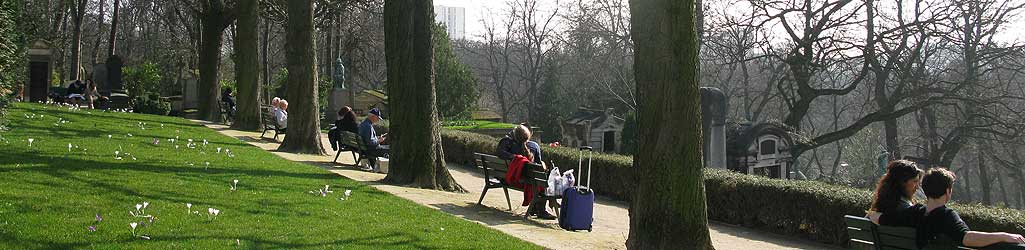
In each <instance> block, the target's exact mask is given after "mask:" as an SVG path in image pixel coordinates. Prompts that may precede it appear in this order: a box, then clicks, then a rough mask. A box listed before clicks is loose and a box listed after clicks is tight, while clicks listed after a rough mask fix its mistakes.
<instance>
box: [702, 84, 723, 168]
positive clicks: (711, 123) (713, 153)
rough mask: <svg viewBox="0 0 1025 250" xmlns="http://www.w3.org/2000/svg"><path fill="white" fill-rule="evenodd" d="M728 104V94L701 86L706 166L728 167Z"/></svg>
mask: <svg viewBox="0 0 1025 250" xmlns="http://www.w3.org/2000/svg"><path fill="white" fill-rule="evenodd" d="M726 105H727V98H726V94H724V93H723V92H722V90H719V89H718V88H709V87H702V88H701V122H702V124H701V125H702V126H701V130H702V131H701V132H702V133H703V134H704V136H702V137H704V138H703V139H704V156H705V167H710V168H721V169H726V112H727V110H726Z"/></svg>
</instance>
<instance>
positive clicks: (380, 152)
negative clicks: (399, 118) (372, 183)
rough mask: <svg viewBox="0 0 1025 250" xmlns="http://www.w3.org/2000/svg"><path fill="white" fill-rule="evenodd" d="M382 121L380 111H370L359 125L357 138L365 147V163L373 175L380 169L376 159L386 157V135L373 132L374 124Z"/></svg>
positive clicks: (374, 109) (387, 151)
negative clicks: (361, 140) (358, 137)
mask: <svg viewBox="0 0 1025 250" xmlns="http://www.w3.org/2000/svg"><path fill="white" fill-rule="evenodd" d="M381 119H384V118H383V117H382V116H381V110H379V109H377V108H373V109H370V112H369V115H367V118H366V119H364V120H363V123H360V124H359V136H360V137H361V138H362V139H363V143H364V144H365V145H366V146H367V151H366V152H365V153H366V154H367V157H366V158H367V160H368V161H367V163H369V164H370V169H369V170H370V171H373V172H375V173H379V172H381V169H380V168H379V167H378V164H377V157H388V153H389V149H388V145H387V144H388V137H387V136H388V134H384V135H381V136H378V135H377V131H376V130H374V123H377V122H379V121H381Z"/></svg>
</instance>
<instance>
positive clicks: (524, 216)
mask: <svg viewBox="0 0 1025 250" xmlns="http://www.w3.org/2000/svg"><path fill="white" fill-rule="evenodd" d="M535 202H537V199H536V198H535V199H532V200H530V204H529V205H527V212H525V213H523V219H524V220H529V219H530V211H533V208H534V203H535Z"/></svg>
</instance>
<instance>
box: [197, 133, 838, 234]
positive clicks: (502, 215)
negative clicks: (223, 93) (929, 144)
mask: <svg viewBox="0 0 1025 250" xmlns="http://www.w3.org/2000/svg"><path fill="white" fill-rule="evenodd" d="M196 122H198V123H201V124H204V125H206V126H207V127H210V128H213V129H215V130H218V131H219V132H221V133H222V134H225V135H228V136H231V137H235V138H239V139H240V140H242V141H245V142H247V143H249V144H251V145H253V146H257V147H260V148H263V149H266V150H268V151H271V152H272V153H274V154H276V155H278V156H280V157H282V158H285V159H289V160H292V161H298V162H303V163H307V164H311V165H316V166H319V167H322V168H325V169H327V170H329V171H331V172H334V173H336V174H338V175H341V176H344V177H346V178H350V179H353V180H357V181H360V182H364V183H366V184H368V185H371V186H374V187H375V188H377V189H380V190H382V191H385V192H389V193H392V194H394V195H396V196H399V197H402V198H405V199H408V200H411V201H414V202H416V203H419V204H421V205H424V206H428V207H431V208H435V209H438V210H441V211H444V212H446V213H449V214H452V215H454V216H457V217H460V218H463V219H466V220H469V221H473V222H477V223H479V224H481V225H485V226H488V227H491V228H494V229H497V230H499V231H502V232H505V233H507V234H510V235H513V236H515V237H518V238H521V239H524V240H526V241H530V242H533V243H535V244H538V245H541V246H544V247H546V248H550V249H626V247H625V244H626V238H627V234H628V233H629V231H630V218H629V214H628V211H627V208H628V205H627V204H625V203H622V202H617V201H612V200H609V199H606V198H604V197H598V198H597V200H596V204H595V207H594V209H595V219H594V224H593V226H594V231H592V232H586V231H582V232H569V231H565V230H562V229H560V228H559V226H558V223H557V222H556V221H542V220H534V219H531V220H524V219H523V217H522V215H523V213H524V212H525V211H526V209H525V207H520V206H518V205H519V204H520V202H522V200H523V194H522V193H520V192H519V191H514V190H510V192H509V196H510V199H511V200H512V203H513V209H512V210H511V211H510V210H508V209H509V206H508V205H507V204H506V201H505V195H504V194H503V193H502V191H501V190H499V189H492V190H490V191H489V192H488V194H487V196H486V197H485V198H484V202H483V206H481V205H477V204H476V201H477V199H478V198H479V197H480V192H481V189H482V188H483V180H482V177H481V174H480V173H479V171H477V170H474V169H471V168H469V167H464V166H457V165H454V164H449V171H450V172H451V173H452V176H453V177H454V178H455V179H456V182H458V183H459V184H460V185H462V186H463V188H465V189H466V190H468V192H467V193H450V192H441V191H434V190H424V189H417V188H408V187H401V186H393V185H387V184H383V183H381V182H380V180H381V179H383V178H384V174H375V173H369V172H365V171H361V170H357V169H354V168H352V167H345V166H342V165H340V164H334V163H332V162H331V161H332V160H333V159H334V154H332V155H330V156H322V155H303V154H292V153H282V152H277V151H275V149H276V148H277V146H278V143H276V142H274V141H273V140H272V139H261V138H260V133H256V132H246V131H236V130H229V129H227V128H226V127H225V126H223V125H218V124H210V123H206V122H202V121H196ZM322 137H323V138H322V141H323V143H324V146H325V148H327V149H328V150H329V151H330V149H331V147H330V146H329V145H328V144H327V143H328V140H327V135H322ZM338 161H339V162H341V163H346V164H351V163H352V162H354V161H355V160H354V159H352V157H351V156H350V154H347V153H343V154H342V156H341V157H339V158H338ZM709 229H710V233H711V238H712V242H713V244H714V246H715V247H716V249H727V250H734V249H735V250H746V249H751V250H767V249H838V248H836V247H833V246H830V245H823V244H818V243H815V242H810V241H805V240H800V239H795V238H793V237H788V236H781V235H776V234H772V233H768V232H763V231H758V230H752V229H748V228H743V227H738V226H733V225H727V224H723V223H718V222H710V223H709Z"/></svg>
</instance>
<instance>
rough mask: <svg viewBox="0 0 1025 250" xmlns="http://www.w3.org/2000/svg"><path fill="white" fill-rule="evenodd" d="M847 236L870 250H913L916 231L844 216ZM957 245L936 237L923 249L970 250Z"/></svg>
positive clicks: (916, 247) (946, 239)
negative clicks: (870, 249)
mask: <svg viewBox="0 0 1025 250" xmlns="http://www.w3.org/2000/svg"><path fill="white" fill-rule="evenodd" d="M844 220H845V221H846V222H847V235H848V236H849V237H850V239H851V241H852V242H856V243H861V244H866V245H872V249H880V250H915V249H918V245H917V244H916V242H915V239H916V234H917V231H916V230H915V229H914V228H910V227H890V226H878V225H876V224H875V223H872V221H869V220H868V219H867V218H865V217H860V216H852V215H846V216H844ZM958 245H959V244H957V243H955V242H953V241H952V240H950V239H949V238H946V237H938V238H937V239H935V240H932V241H930V242H929V245H927V246H926V247H925V248H923V249H970V248H965V247H959V246H958Z"/></svg>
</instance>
